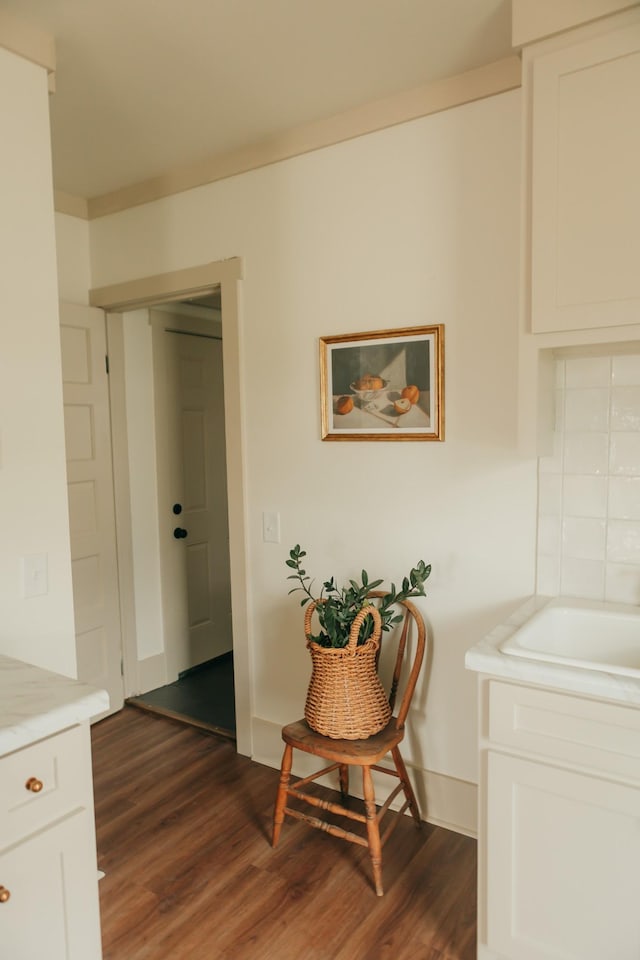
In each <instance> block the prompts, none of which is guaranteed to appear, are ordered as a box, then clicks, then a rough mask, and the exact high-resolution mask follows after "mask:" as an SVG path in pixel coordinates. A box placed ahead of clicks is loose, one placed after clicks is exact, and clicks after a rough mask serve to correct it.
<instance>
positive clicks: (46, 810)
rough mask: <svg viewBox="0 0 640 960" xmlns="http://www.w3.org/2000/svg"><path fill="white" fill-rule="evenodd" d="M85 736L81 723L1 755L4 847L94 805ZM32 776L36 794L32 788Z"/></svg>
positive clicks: (0, 842) (1, 838)
mask: <svg viewBox="0 0 640 960" xmlns="http://www.w3.org/2000/svg"><path fill="white" fill-rule="evenodd" d="M87 736H88V734H87V731H85V729H84V728H83V727H80V726H76V727H71V728H70V729H69V730H65V731H64V732H63V733H59V734H56V735H55V736H53V737H48V738H47V739H46V740H39V741H38V742H37V743H34V744H31V745H30V746H28V747H25V748H24V749H22V750H17V751H16V752H15V753H10V754H8V755H7V756H4V757H2V758H0V849H2V848H3V847H7V846H9V845H10V844H12V843H15V842H16V841H17V840H19V839H20V838H21V837H24V836H26V835H27V834H29V833H32V832H33V831H34V830H38V829H40V828H41V827H43V826H46V825H47V824H48V823H50V822H51V821H52V820H56V819H58V818H59V817H61V816H64V815H65V814H66V813H69V812H70V811H71V810H73V809H75V808H77V807H82V806H90V805H91V796H92V789H91V783H90V781H89V780H88V772H89V771H90V769H91V767H90V765H89V761H88V759H87V753H86V746H87V741H86V737H87ZM33 780H35V781H37V783H36V784H35V786H36V791H35V792H34V790H33V789H30V787H29V786H28V784H29V783H30V782H33ZM38 784H42V787H41V789H39V790H38V789H37V787H38Z"/></svg>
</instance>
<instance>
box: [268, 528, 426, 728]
mask: <svg viewBox="0 0 640 960" xmlns="http://www.w3.org/2000/svg"><path fill="white" fill-rule="evenodd" d="M305 556H306V551H305V550H302V549H301V547H300V545H299V544H296V546H295V547H294V548H293V549H292V550H291V551H290V552H289V559H288V560H287V561H286V564H287V567H289V568H290V569H291V570H293V571H294V572H293V573H291V574H289V576H288V577H287V579H288V580H295V581H297V586H295V587H293V588H292V589H291V590H290V591H289V593H295V592H297V591H301V592H302V593H304V597H303V599H302V600H301V601H300V606H301V607H305V606H306V608H307V609H306V611H305V618H304V628H305V637H306V640H307V649H308V650H309V653H310V654H311V660H312V675H311V680H310V683H309V689H308V691H307V701H306V706H305V718H306V720H307V723H308V724H309V726H310V727H312V729H314V730H316V731H317V732H318V733H322V734H324V735H325V736H329V737H336V738H340V739H363V738H365V737H369V736H372V735H373V734H374V733H377V732H378V731H379V730H381V729H382V728H383V727H384V726H385V725H386V724H387V723H388V721H389V718H390V715H391V710H390V707H389V703H388V699H387V695H386V693H385V691H384V688H383V687H382V684H381V682H380V679H379V677H378V670H377V667H378V651H379V649H380V638H381V634H382V632H383V631H387V630H390V629H391V628H392V627H393V626H394V625H395V624H396V623H398V622H399V621H400V620H402V616H401V615H400V614H398V613H397V612H396V611H395V610H394V606H395V605H396V604H397V603H399V602H400V601H403V600H408V599H409V598H411V597H423V596H424V595H425V592H424V583H425V580H426V579H427V577H428V576H429V574H430V573H431V566H430V565H427V564H425V563H424V562H423V561H422V560H420V561H418V563H417V564H416V566H415V567H413V569H412V570H411V571H410V572H409V575H408V576H406V577H404V578H403V580H402V586H401V588H400V589H399V590H398V589H396V586H395V584H393V583H392V584H391V589H390V590H389V591H387V592H386V593H385V592H384V591H379V590H378V589H377V588H378V587H379V586H380V585H381V584H382V583H383V581H382V580H369V575H368V573H367V571H366V570H363V571H362V574H361V579H360V582H357V581H356V580H349V581H348V583H347V584H345V585H344V586H338V584H336V582H335V580H334V578H333V577H331V579H330V580H326V581H325V582H324V583H323V585H322V588H321V590H320V593H319V594H318V595H317V596H314V594H313V592H312V586H313V581H311V579H310V577H309V576H308V575H307V572H306V570H305V569H304V568H303V566H302V561H303V558H304V557H305ZM314 613H316V615H317V618H318V622H319V625H320V631H319V632H312V627H311V623H312V616H313V614H314Z"/></svg>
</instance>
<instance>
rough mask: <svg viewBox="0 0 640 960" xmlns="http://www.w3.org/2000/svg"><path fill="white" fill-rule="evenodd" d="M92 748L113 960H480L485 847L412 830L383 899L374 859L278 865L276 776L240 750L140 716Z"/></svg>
mask: <svg viewBox="0 0 640 960" xmlns="http://www.w3.org/2000/svg"><path fill="white" fill-rule="evenodd" d="M92 740H93V757H94V783H95V800H96V827H97V836H98V865H99V867H100V869H102V870H104V871H105V873H106V876H105V877H104V879H102V880H101V881H100V904H101V913H102V933H103V949H104V960H409V958H411V960H475V956H476V922H475V909H476V908H475V903H476V879H475V878H476V843H475V841H474V840H471V839H469V838H467V837H463V836H460V835H458V834H456V833H452V832H451V831H448V830H444V829H442V828H440V827H433V826H431V825H429V824H423V826H422V828H421V829H420V830H418V829H416V827H415V825H414V824H413V822H412V821H411V819H410V818H409V817H402V818H401V822H400V823H399V824H398V826H397V828H396V830H395V831H394V834H393V837H392V838H391V839H390V841H389V844H388V845H387V846H386V847H385V849H384V853H383V876H384V883H385V891H386V892H385V896H384V897H376V895H375V893H374V890H373V887H372V885H371V878H370V868H369V862H368V857H367V851H366V850H365V849H362V848H360V847H357V846H354V845H352V844H346V843H344V842H341V841H340V840H337V839H335V838H333V837H330V836H329V835H327V834H325V833H321V832H320V831H316V830H310V829H309V828H308V827H307V826H305V825H304V824H302V823H298V822H293V821H291V820H287V821H286V822H285V825H284V827H283V831H282V837H281V840H280V844H279V846H278V847H277V848H276V849H275V850H273V849H272V847H271V845H270V837H271V816H272V810H273V801H274V798H275V793H276V787H277V780H278V772H277V771H276V770H272V769H271V768H269V767H265V766H262V765H260V764H257V763H253V762H252V761H250V760H247V759H246V758H244V757H240V756H238V755H237V753H236V751H235V745H234V744H233V743H232V742H231V741H229V740H225V739H223V738H221V737H216V736H213V735H211V734H208V733H206V732H204V731H202V730H200V729H197V728H195V727H190V726H186V725H183V724H179V723H176V722H175V721H172V720H170V719H167V718H165V717H161V716H158V715H154V714H149V713H143V712H141V711H139V710H135V709H133V708H131V707H125V709H124V710H122V711H121V712H120V713H118V714H115V715H114V716H112V717H107V718H106V719H105V720H102V721H101V722H100V723H98V724H96V725H95V726H94V727H93V728H92ZM319 789H320V790H322V788H319ZM323 792H324V793H325V794H326V795H329V793H330V792H329V791H323ZM389 816H393V814H389Z"/></svg>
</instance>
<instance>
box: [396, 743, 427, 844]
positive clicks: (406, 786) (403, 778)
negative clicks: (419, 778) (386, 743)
mask: <svg viewBox="0 0 640 960" xmlns="http://www.w3.org/2000/svg"><path fill="white" fill-rule="evenodd" d="M391 755H392V757H393V762H394V763H395V765H396V770H397V771H398V776H399V778H400V783H401V784H402V789H403V790H404V795H405V797H406V798H407V800H408V801H409V809H410V810H411V816H412V817H413V819H414V820H415V822H416V823H417V825H418V826H419V827H420V826H422V820H421V818H420V809H419V807H418V801H417V800H416V795H415V793H414V792H413V787H412V786H411V781H410V780H409V776H408V774H407V768H406V767H405V765H404V760H403V759H402V756H401V754H400V748H399V747H393V748H392V750H391Z"/></svg>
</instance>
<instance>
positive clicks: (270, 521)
mask: <svg viewBox="0 0 640 960" xmlns="http://www.w3.org/2000/svg"><path fill="white" fill-rule="evenodd" d="M262 539H263V540H264V542H265V543H280V514H279V513H277V512H276V511H273V510H269V511H265V512H264V513H263V514H262Z"/></svg>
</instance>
